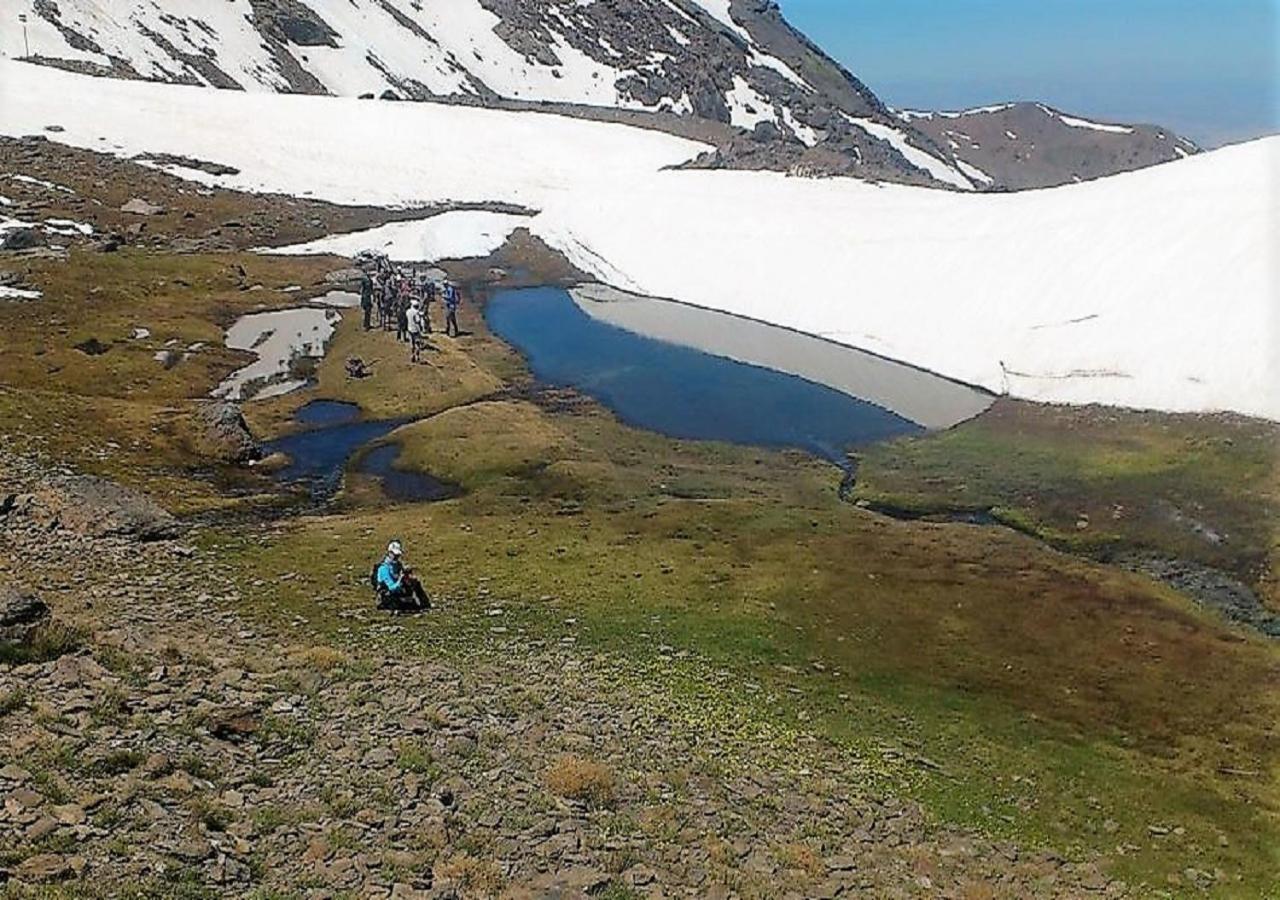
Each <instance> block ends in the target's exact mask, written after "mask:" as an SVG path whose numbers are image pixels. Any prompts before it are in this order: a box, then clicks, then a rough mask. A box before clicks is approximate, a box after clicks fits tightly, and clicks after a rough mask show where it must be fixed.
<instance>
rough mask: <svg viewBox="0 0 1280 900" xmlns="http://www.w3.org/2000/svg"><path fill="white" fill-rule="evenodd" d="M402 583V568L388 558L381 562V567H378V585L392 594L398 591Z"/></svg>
mask: <svg viewBox="0 0 1280 900" xmlns="http://www.w3.org/2000/svg"><path fill="white" fill-rule="evenodd" d="M403 582H404V567H403V566H402V565H400V563H399V562H398V561H396V560H394V559H392V558H391V557H390V556H388V557H387V558H386V559H384V560H383V561H382V565H380V566H378V584H380V585H381V586H382V587H383V588H385V589H386V590H388V591H391V592H392V593H394V592H395V591H398V590H400V585H401V584H402V583H403Z"/></svg>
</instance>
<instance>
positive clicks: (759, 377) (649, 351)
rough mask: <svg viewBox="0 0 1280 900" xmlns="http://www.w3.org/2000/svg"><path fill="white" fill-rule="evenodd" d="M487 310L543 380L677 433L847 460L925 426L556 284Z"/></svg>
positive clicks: (505, 298) (507, 297)
mask: <svg viewBox="0 0 1280 900" xmlns="http://www.w3.org/2000/svg"><path fill="white" fill-rule="evenodd" d="M485 315H486V318H487V319H488V322H489V325H490V327H491V328H492V329H493V331H494V332H495V333H496V334H498V335H499V336H501V337H502V338H504V339H505V340H507V341H508V342H510V343H511V344H513V345H514V346H515V347H517V348H518V349H519V350H521V351H522V352H523V353H524V354H525V356H526V357H527V358H528V361H529V365H530V367H531V368H532V370H533V373H534V375H535V376H537V377H538V378H539V379H540V380H541V381H543V382H546V383H549V384H552V385H559V386H571V387H574V388H577V389H578V390H581V391H582V392H584V393H586V394H589V395H591V396H592V397H595V398H597V399H598V400H600V401H601V402H602V403H604V404H605V405H607V406H608V407H609V408H610V409H612V410H614V411H615V412H616V413H617V414H618V415H619V416H620V417H621V418H622V419H623V420H625V421H627V422H629V423H631V424H633V425H637V426H639V427H642V428H647V429H650V430H652V431H657V432H661V433H662V434H666V435H670V436H672V437H679V438H690V439H696V440H720V441H729V442H732V443H738V444H751V445H758V446H767V447H796V448H800V449H803V450H807V451H809V452H811V453H813V454H815V455H818V456H821V457H824V458H826V459H830V460H832V461H834V462H837V463H841V464H843V463H844V462H845V449H846V448H847V447H849V446H852V445H856V444H862V443H868V442H871V441H877V440H883V439H885V438H891V437H896V436H899V435H904V434H912V433H916V432H919V431H921V430H922V429H921V427H920V426H919V425H917V424H916V423H914V422H912V421H910V420H908V419H906V418H904V417H903V416H900V415H898V414H896V413H894V412H891V411H889V410H888V409H884V408H882V407H880V406H876V405H874V404H872V403H868V402H866V401H865V400H861V399H859V398H857V397H854V396H851V395H850V394H848V393H845V392H843V391H840V390H836V389H835V388H832V387H829V386H827V385H825V384H819V383H817V382H815V381H811V380H807V379H805V378H801V377H799V376H797V375H794V374H789V373H786V372H779V371H775V370H773V369H769V368H765V367H762V366H758V365H750V364H747V363H745V362H741V361H738V360H734V359H728V358H726V357H724V356H717V355H713V354H711V353H708V352H704V351H703V350H700V349H695V348H694V347H689V346H680V345H678V344H676V343H673V342H669V341H666V340H657V339H655V338H652V337H646V336H643V335H641V334H636V333H634V332H633V331H630V330H627V329H624V328H621V327H617V326H615V325H613V324H610V323H609V322H607V321H605V320H604V319H603V318H597V317H594V316H590V315H587V313H586V312H584V311H583V309H582V308H581V307H580V306H579V305H578V304H577V303H575V302H574V299H573V298H572V297H570V295H569V294H568V293H567V292H566V291H563V290H560V289H557V288H530V289H527V290H515V291H503V292H500V293H498V294H497V295H495V296H494V297H493V299H492V300H490V301H489V303H488V305H487V307H486V310H485ZM712 315H719V317H720V318H721V319H729V318H731V317H728V316H723V315H720V314H712Z"/></svg>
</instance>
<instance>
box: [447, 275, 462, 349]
mask: <svg viewBox="0 0 1280 900" xmlns="http://www.w3.org/2000/svg"><path fill="white" fill-rule="evenodd" d="M461 303H462V298H461V297H459V296H458V289H457V288H456V287H455V286H454V284H453V282H452V281H446V282H445V283H444V333H445V336H446V337H448V336H450V335H452V336H453V337H461V336H462V331H461V329H459V328H458V307H459V306H460V305H461Z"/></svg>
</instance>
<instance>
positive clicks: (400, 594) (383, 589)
mask: <svg viewBox="0 0 1280 900" xmlns="http://www.w3.org/2000/svg"><path fill="white" fill-rule="evenodd" d="M403 557H404V548H403V547H401V546H400V542H399V541H392V542H391V543H390V544H388V545H387V555H386V556H385V557H384V558H383V560H382V564H381V565H379V566H378V569H377V572H376V573H375V582H376V587H377V591H378V608H379V609H391V610H425V609H429V608H430V607H431V600H430V599H429V598H428V597H427V592H426V591H425V590H424V589H423V587H422V582H420V581H419V580H418V579H417V578H415V577H414V575H413V570H412V569H407V568H405V566H404V559H403Z"/></svg>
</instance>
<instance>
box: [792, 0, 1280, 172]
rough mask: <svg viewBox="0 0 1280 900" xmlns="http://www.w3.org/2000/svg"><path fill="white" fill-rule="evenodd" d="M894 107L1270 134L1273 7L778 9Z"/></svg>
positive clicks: (1100, 1)
mask: <svg viewBox="0 0 1280 900" xmlns="http://www.w3.org/2000/svg"><path fill="white" fill-rule="evenodd" d="M781 6H782V10H783V12H784V14H785V15H786V16H787V19H788V20H789V21H790V22H791V23H792V24H793V25H795V26H796V27H797V28H799V29H800V30H801V31H803V32H805V33H806V34H807V35H808V36H809V37H810V38H812V39H813V40H814V41H815V42H816V43H817V44H818V45H819V46H821V47H822V48H823V49H824V50H825V51H826V52H827V53H829V54H830V55H831V56H833V57H834V58H836V59H837V60H839V61H840V62H841V63H843V64H844V65H845V66H846V67H847V68H848V69H849V70H850V71H851V72H853V74H854V75H856V76H857V77H858V78H860V79H861V80H862V81H864V82H865V83H866V84H867V85H868V86H869V87H870V88H871V89H872V90H874V91H875V92H876V93H877V94H878V95H879V96H880V98H881V99H882V100H884V101H885V102H886V103H888V104H890V105H891V106H894V107H899V108H908V109H910V108H922V109H963V108H968V107H973V106H982V105H986V104H988V103H995V102H1003V101H1007V100H1039V101H1043V102H1045V103H1048V104H1050V105H1052V106H1056V107H1060V108H1062V109H1064V110H1068V111H1070V112H1074V113H1078V114H1081V115H1089V116H1094V117H1097V118H1100V119H1111V120H1116V121H1123V122H1133V123H1138V122H1143V123H1153V124H1160V125H1164V126H1166V127H1168V128H1172V129H1174V130H1175V131H1177V132H1178V133H1180V134H1182V135H1184V136H1186V137H1189V138H1191V139H1192V140H1195V141H1197V142H1198V143H1200V144H1202V145H1203V146H1209V147H1212V146H1218V145H1221V144H1225V143H1232V142H1235V141H1240V140H1246V139H1249V138H1254V137H1259V136H1261V135H1264V134H1275V133H1278V132H1280V112H1278V111H1277V93H1276V85H1277V81H1278V80H1280V61H1278V57H1277V49H1276V48H1277V42H1278V35H1277V14H1276V10H1275V8H1274V6H1275V4H1274V3H1273V2H1272V0H1217V2H1211V3H1210V2H1196V0H1129V2H1127V3H1125V4H1124V8H1123V9H1118V8H1117V5H1116V4H1114V3H1108V2H1104V0H1041V2H1038V3H1035V4H1028V3H1025V2H1023V0H962V2H952V3H945V4H944V3H937V2H934V0H894V2H886V0H877V2H870V0H781Z"/></svg>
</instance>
